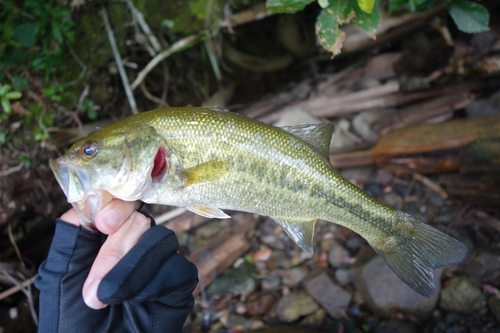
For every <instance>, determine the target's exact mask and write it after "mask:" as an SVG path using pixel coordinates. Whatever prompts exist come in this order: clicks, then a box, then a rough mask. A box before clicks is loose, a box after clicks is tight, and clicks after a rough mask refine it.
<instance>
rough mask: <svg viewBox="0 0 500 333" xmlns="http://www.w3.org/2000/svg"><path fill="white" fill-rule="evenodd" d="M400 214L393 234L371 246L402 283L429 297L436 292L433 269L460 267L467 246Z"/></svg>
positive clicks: (408, 216)
mask: <svg viewBox="0 0 500 333" xmlns="http://www.w3.org/2000/svg"><path fill="white" fill-rule="evenodd" d="M397 213H398V214H399V218H398V221H397V222H396V224H395V227H394V230H393V232H391V235H390V236H388V237H386V238H384V239H383V240H377V241H372V242H370V245H371V246H372V247H373V248H374V249H375V251H376V252H377V253H378V254H379V255H380V256H381V257H382V258H383V259H384V260H385V262H386V263H387V264H388V265H389V267H390V268H391V269H392V270H393V271H394V272H395V273H396V275H397V276H398V277H399V278H400V279H401V280H403V282H405V283H406V284H407V285H408V286H409V287H411V288H412V289H413V290H415V291H416V292H418V293H419V294H421V295H422V296H425V297H430V296H431V295H432V294H433V293H434V289H435V286H434V269H435V268H438V267H442V268H446V267H452V266H455V265H457V264H459V263H460V262H461V261H462V259H463V258H464V256H465V254H466V253H467V247H466V246H465V245H464V244H462V243H461V242H459V241H457V240H456V239H454V238H452V237H450V236H448V235H446V234H445V233H443V232H441V231H439V230H437V229H435V228H433V227H431V226H429V225H427V224H425V223H423V222H421V221H419V220H418V219H416V218H415V217H413V216H411V215H409V214H407V213H405V212H402V211H397Z"/></svg>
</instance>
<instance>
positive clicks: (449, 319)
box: [445, 312, 462, 324]
mask: <svg viewBox="0 0 500 333" xmlns="http://www.w3.org/2000/svg"><path fill="white" fill-rule="evenodd" d="M461 319H462V316H461V315H460V314H458V313H456V312H448V313H447V314H446V317H445V321H446V323H447V324H455V323H458V322H460V320H461Z"/></svg>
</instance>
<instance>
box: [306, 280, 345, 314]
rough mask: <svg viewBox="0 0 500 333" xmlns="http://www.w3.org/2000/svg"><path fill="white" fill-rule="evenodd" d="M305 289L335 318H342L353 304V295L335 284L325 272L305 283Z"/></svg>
mask: <svg viewBox="0 0 500 333" xmlns="http://www.w3.org/2000/svg"><path fill="white" fill-rule="evenodd" d="M304 287H305V288H306V290H307V292H308V293H309V295H311V296H312V297H313V298H314V299H315V300H316V301H317V302H318V303H319V304H321V306H322V307H323V309H325V310H326V312H328V314H329V315H330V316H331V317H333V318H335V319H340V318H342V313H343V312H345V311H346V309H347V306H348V305H349V303H350V302H351V298H352V296H351V294H350V293H348V292H347V291H345V290H344V289H342V288H341V287H339V286H338V285H336V284H335V283H333V281H332V279H330V277H329V276H328V274H326V273H325V272H322V273H320V274H319V275H317V276H315V277H313V278H312V279H309V280H307V281H305V283H304Z"/></svg>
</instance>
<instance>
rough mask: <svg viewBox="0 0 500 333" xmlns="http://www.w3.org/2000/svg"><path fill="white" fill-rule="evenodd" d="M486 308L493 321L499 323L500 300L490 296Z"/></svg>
mask: <svg viewBox="0 0 500 333" xmlns="http://www.w3.org/2000/svg"><path fill="white" fill-rule="evenodd" d="M488 308H489V309H490V312H491V314H492V315H493V316H494V317H495V319H496V320H497V321H498V322H500V299H499V298H498V297H496V296H491V297H490V298H489V299H488Z"/></svg>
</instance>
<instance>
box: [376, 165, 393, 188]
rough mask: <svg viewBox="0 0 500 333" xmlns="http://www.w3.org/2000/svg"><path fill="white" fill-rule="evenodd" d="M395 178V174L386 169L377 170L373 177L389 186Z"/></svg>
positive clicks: (381, 183)
mask: <svg viewBox="0 0 500 333" xmlns="http://www.w3.org/2000/svg"><path fill="white" fill-rule="evenodd" d="M393 179H394V175H393V174H392V173H391V172H390V171H388V170H385V169H380V170H377V172H376V173H375V175H374V177H373V182H375V183H378V184H380V185H382V186H388V185H389V184H390V183H391V182H392V181H393Z"/></svg>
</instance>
